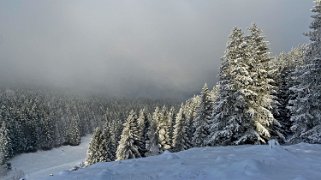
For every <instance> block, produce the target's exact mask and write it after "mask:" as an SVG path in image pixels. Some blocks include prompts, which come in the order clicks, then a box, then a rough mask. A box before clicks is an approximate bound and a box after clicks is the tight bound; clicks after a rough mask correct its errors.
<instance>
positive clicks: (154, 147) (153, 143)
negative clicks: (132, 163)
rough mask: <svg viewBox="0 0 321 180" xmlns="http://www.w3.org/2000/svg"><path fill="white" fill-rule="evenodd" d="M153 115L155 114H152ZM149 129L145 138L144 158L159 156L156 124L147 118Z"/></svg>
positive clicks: (153, 120)
mask: <svg viewBox="0 0 321 180" xmlns="http://www.w3.org/2000/svg"><path fill="white" fill-rule="evenodd" d="M154 115H155V114H154ZM148 120H149V127H148V131H147V137H146V151H147V152H146V153H145V156H154V155H158V154H160V146H159V142H158V133H157V122H156V120H155V119H154V118H151V117H150V118H148Z"/></svg>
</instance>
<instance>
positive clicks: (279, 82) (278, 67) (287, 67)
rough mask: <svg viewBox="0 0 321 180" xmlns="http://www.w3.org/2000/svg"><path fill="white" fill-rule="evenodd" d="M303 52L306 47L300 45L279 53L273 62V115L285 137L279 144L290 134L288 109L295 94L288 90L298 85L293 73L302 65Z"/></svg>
mask: <svg viewBox="0 0 321 180" xmlns="http://www.w3.org/2000/svg"><path fill="white" fill-rule="evenodd" d="M305 50H306V46H304V45H301V46H299V47H297V48H293V49H292V50H291V51H290V52H288V53H281V54H280V55H278V56H277V57H276V58H275V61H274V64H275V66H274V67H275V71H273V75H272V78H273V79H274V84H275V86H276V87H277V89H276V91H275V92H274V93H273V94H274V96H275V97H276V98H277V101H276V102H277V103H274V104H273V115H274V117H275V118H276V119H277V120H278V121H279V122H280V124H281V127H276V128H278V130H279V131H280V132H281V133H282V134H284V135H285V137H283V138H280V139H279V142H280V143H284V142H286V138H287V137H289V136H290V135H291V134H292V133H291V130H290V128H291V126H292V122H291V121H290V117H291V112H290V110H289V108H288V107H291V106H292V104H290V103H289V101H290V100H292V99H294V98H295V97H294V95H295V94H293V92H292V91H291V90H290V88H291V87H293V86H295V85H297V84H298V82H297V79H296V78H295V74H294V72H295V69H296V67H298V66H301V65H302V64H303V58H304V53H305Z"/></svg>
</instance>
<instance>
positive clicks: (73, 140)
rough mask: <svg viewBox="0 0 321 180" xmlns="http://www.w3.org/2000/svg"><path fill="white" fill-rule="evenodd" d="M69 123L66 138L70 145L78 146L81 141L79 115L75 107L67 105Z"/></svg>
mask: <svg viewBox="0 0 321 180" xmlns="http://www.w3.org/2000/svg"><path fill="white" fill-rule="evenodd" d="M67 114H68V117H69V119H68V120H69V121H68V122H69V124H68V127H67V130H66V136H67V138H66V140H67V143H68V144H69V145H72V146H77V145H79V144H80V142H81V137H80V130H79V116H78V113H77V112H76V110H75V108H71V107H67Z"/></svg>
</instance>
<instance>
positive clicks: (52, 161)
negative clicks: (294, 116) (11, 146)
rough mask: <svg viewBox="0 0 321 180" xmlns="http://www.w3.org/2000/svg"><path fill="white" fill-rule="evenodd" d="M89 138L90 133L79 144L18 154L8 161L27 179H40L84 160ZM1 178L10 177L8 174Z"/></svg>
mask: <svg viewBox="0 0 321 180" xmlns="http://www.w3.org/2000/svg"><path fill="white" fill-rule="evenodd" d="M90 138H91V135H87V136H86V137H83V138H82V139H81V144H80V145H79V146H62V147H59V148H54V149H52V150H50V151H38V152H35V153H25V154H21V155H18V156H16V157H14V158H13V159H12V160H11V161H10V162H11V164H12V168H13V169H14V170H19V171H23V172H24V174H25V177H26V179H28V180H29V179H32V180H37V179H39V180H40V179H43V178H44V177H46V176H48V175H49V174H55V173H57V172H60V171H62V170H65V169H71V168H72V167H74V166H75V165H79V164H80V163H81V162H82V161H84V160H85V158H86V152H87V149H88V144H89V141H90ZM1 178H3V179H8V180H9V179H10V177H9V176H7V177H0V179H1Z"/></svg>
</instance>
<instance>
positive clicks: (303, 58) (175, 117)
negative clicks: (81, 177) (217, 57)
mask: <svg viewBox="0 0 321 180" xmlns="http://www.w3.org/2000/svg"><path fill="white" fill-rule="evenodd" d="M315 3H316V5H315V7H314V8H313V10H312V12H314V13H315V14H314V15H313V16H312V18H313V21H312V23H311V26H310V29H311V31H310V32H308V33H306V35H307V36H308V37H309V38H310V43H309V44H308V45H304V46H299V47H298V48H294V49H293V50H292V51H290V52H288V53H281V54H280V55H279V56H277V57H272V56H271V53H270V51H269V48H268V43H267V41H266V40H265V38H264V36H263V35H262V31H261V30H260V29H259V28H258V27H257V26H256V25H255V24H254V25H253V26H251V27H250V28H249V33H248V35H246V34H244V33H243V31H242V30H241V29H239V28H234V29H233V31H232V33H231V35H230V37H229V41H228V43H227V47H226V51H225V54H224V56H223V57H222V65H221V68H220V73H219V81H218V84H217V85H216V86H215V87H214V89H213V90H209V89H208V88H207V86H206V85H205V86H204V87H203V89H202V92H201V94H200V95H198V96H195V97H193V98H191V99H189V100H188V101H186V102H185V103H183V104H182V105H181V107H180V109H179V110H178V112H176V113H175V111H174V110H173V109H171V108H170V109H167V108H166V107H163V108H159V107H157V108H156V109H155V111H154V113H153V114H148V113H145V111H144V110H143V109H142V110H140V111H139V113H138V114H137V112H138V111H131V112H130V113H129V116H128V118H127V120H126V122H125V123H124V127H123V130H122V133H121V138H120V139H117V138H115V137H113V134H115V133H114V130H113V126H112V125H110V124H106V125H105V126H104V127H103V128H98V129H96V131H95V133H94V136H93V139H92V141H91V143H90V147H89V150H88V157H87V161H86V163H87V165H90V164H93V163H96V162H101V161H113V160H122V159H130V158H139V157H146V156H151V155H156V154H159V153H161V152H162V151H165V150H169V151H181V150H185V149H189V148H191V147H203V146H220V145H224V146H225V145H242V144H266V143H267V142H268V141H269V140H270V139H277V140H278V141H279V142H280V143H283V144H292V143H299V142H307V143H321V38H320V37H321V2H320V1H316V2H315ZM117 137H118V136H117Z"/></svg>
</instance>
